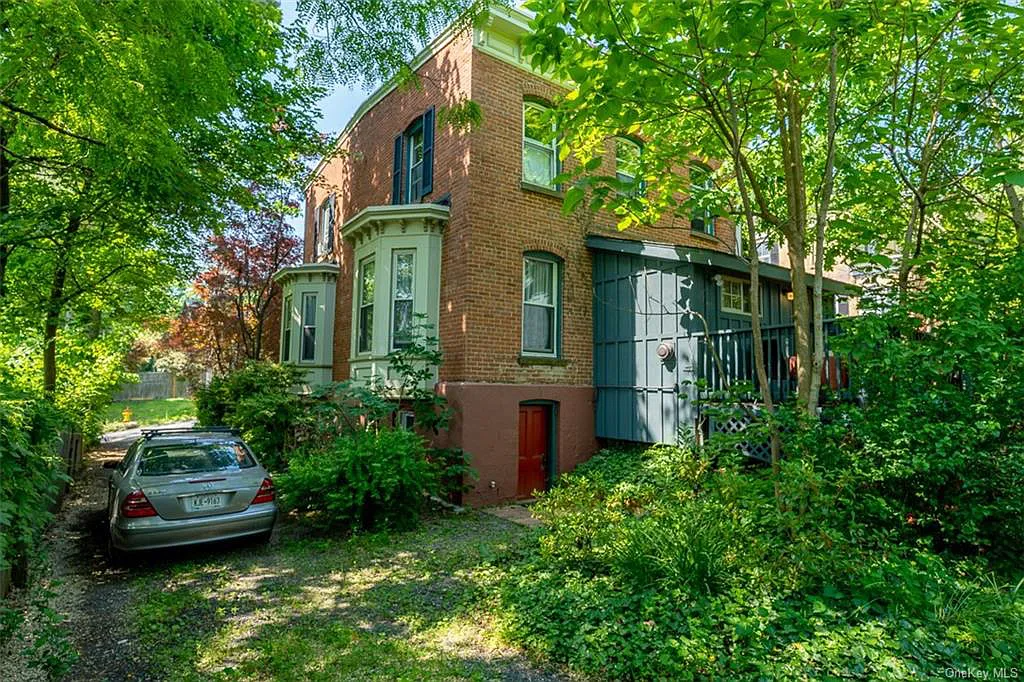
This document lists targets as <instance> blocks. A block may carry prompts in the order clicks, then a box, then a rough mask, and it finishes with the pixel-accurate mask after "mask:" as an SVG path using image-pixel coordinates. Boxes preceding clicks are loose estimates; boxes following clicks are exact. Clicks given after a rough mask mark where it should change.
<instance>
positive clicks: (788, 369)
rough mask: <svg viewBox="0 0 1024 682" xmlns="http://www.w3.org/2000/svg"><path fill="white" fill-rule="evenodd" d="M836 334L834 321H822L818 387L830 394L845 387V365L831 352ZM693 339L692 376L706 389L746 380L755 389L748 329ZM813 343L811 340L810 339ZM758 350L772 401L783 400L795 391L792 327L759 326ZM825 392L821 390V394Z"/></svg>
mask: <svg viewBox="0 0 1024 682" xmlns="http://www.w3.org/2000/svg"><path fill="white" fill-rule="evenodd" d="M838 333H839V324H838V322H837V321H836V320H826V321H825V362H824V364H823V366H822V369H821V386H822V388H823V389H828V390H831V391H833V392H843V391H844V389H845V388H846V387H847V386H848V384H849V382H848V378H847V373H846V365H845V362H844V361H843V359H842V358H840V357H839V356H838V355H836V354H835V353H834V352H832V349H831V347H830V339H831V338H832V337H834V336H836V335H837V334H838ZM698 336H699V338H698V339H697V362H696V368H695V369H696V374H697V377H698V378H700V379H704V380H706V381H707V383H708V388H709V389H710V390H716V391H717V390H722V389H723V388H724V387H725V386H726V383H727V382H728V384H730V385H734V384H736V383H739V382H744V381H749V382H752V383H753V384H754V387H755V388H756V389H759V388H760V387H759V386H758V381H757V372H756V370H755V369H754V344H753V332H752V331H751V330H750V329H726V330H722V331H715V332H711V334H709V335H705V334H699V335H698ZM812 342H813V338H812ZM710 347H713V348H714V349H715V350H716V351H717V352H718V356H719V358H721V360H722V368H723V371H724V372H725V375H724V376H723V375H722V373H721V372H719V370H718V368H717V367H716V365H715V360H714V356H713V354H712V353H711V350H710ZM761 347H762V349H763V350H764V359H765V369H766V370H767V373H768V383H769V386H770V387H771V393H772V399H773V400H776V401H781V400H785V399H786V398H787V397H788V396H789V395H790V394H792V393H794V392H795V391H796V385H797V379H796V376H797V375H796V357H795V356H796V343H795V339H794V330H793V325H792V324H781V325H769V326H764V327H761ZM825 392H827V391H823V393H825Z"/></svg>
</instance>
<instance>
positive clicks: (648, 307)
mask: <svg viewBox="0 0 1024 682" xmlns="http://www.w3.org/2000/svg"><path fill="white" fill-rule="evenodd" d="M527 21H528V18H527V17H526V16H525V15H523V14H522V13H520V12H518V11H516V10H511V9H506V8H496V9H494V10H492V12H491V14H490V17H489V19H488V20H487V21H486V22H484V23H483V24H481V25H480V26H479V27H477V28H474V29H472V30H469V31H463V32H448V33H444V34H442V35H441V36H440V37H438V38H437V39H436V40H435V41H433V42H432V43H431V44H430V45H428V46H427V47H426V48H425V49H424V51H423V52H422V54H421V55H420V56H419V57H418V58H417V59H416V60H415V62H414V67H415V69H416V71H417V74H418V75H419V78H420V81H421V82H422V88H395V87H393V86H391V85H385V86H383V87H382V88H380V89H379V90H378V91H377V92H376V93H374V94H373V95H372V96H371V97H370V98H369V99H368V100H367V101H366V102H364V103H363V105H362V106H361V107H360V108H359V109H358V110H357V111H356V113H355V115H354V116H353V118H352V120H351V121H350V123H349V124H348V125H347V126H346V128H345V129H344V131H343V132H342V133H341V135H340V136H339V138H338V141H337V143H336V146H335V150H334V152H333V153H332V154H331V155H330V156H328V157H327V158H325V159H323V160H322V162H321V163H320V164H319V166H318V167H317V169H316V171H315V174H314V179H313V181H312V182H311V183H310V185H309V187H308V188H307V194H306V222H305V252H304V264H303V265H300V266H296V267H292V268H286V269H285V270H283V271H281V272H280V273H278V275H277V279H278V281H279V282H281V284H282V285H283V288H284V302H285V311H286V314H284V315H283V316H282V317H283V320H284V324H283V326H282V333H281V341H282V347H281V360H282V361H283V362H293V363H296V364H299V365H301V366H305V367H306V368H307V371H308V380H309V383H311V384H315V383H318V382H325V381H331V380H342V379H348V378H355V379H366V378H368V377H370V376H372V375H374V374H379V375H383V376H387V371H388V368H387V355H388V353H389V352H391V351H392V350H393V349H395V348H397V347H400V345H401V344H402V343H403V335H404V334H405V333H406V332H407V330H408V326H409V324H410V320H411V317H412V315H413V314H419V315H425V316H426V318H427V320H428V321H429V322H430V323H431V324H434V325H435V327H436V329H437V330H438V335H439V337H440V339H441V344H442V348H443V351H444V354H445V362H444V364H443V366H442V367H441V368H440V372H439V376H438V381H437V387H436V390H438V391H439V392H441V393H442V394H444V395H445V396H447V398H448V400H449V401H450V404H451V405H452V406H453V407H454V408H455V412H456V417H455V419H454V421H453V423H452V425H451V429H450V431H449V432H448V433H447V434H446V436H445V444H447V445H451V446H458V447H461V448H463V449H464V450H466V451H467V452H469V453H470V454H471V456H472V459H473V465H474V467H475V468H476V469H477V471H478V472H479V474H480V478H479V481H478V483H477V487H476V489H475V490H474V491H472V492H471V493H470V495H469V496H468V501H469V502H470V503H473V504H487V503H491V502H496V501H499V500H504V499H510V498H516V497H525V496H529V495H530V493H531V492H532V491H533V490H534V489H536V488H544V487H546V486H547V485H548V484H549V483H550V481H551V480H552V479H553V478H554V476H556V475H557V474H559V473H562V472H565V471H568V470H571V469H572V468H573V467H574V466H575V465H576V464H577V463H579V462H580V461H582V460H583V459H585V458H587V457H588V456H589V455H590V454H592V453H593V452H594V451H595V450H596V449H597V447H598V443H599V439H603V438H606V439H624V440H634V441H644V442H657V441H667V442H672V441H674V440H675V437H676V433H677V430H678V429H679V428H680V427H681V426H682V428H693V426H694V424H695V423H696V416H697V415H695V413H694V408H693V406H692V401H685V400H680V395H679V394H680V392H684V393H685V391H686V390H688V389H687V388H685V386H684V384H685V381H684V380H685V379H687V378H693V377H694V376H697V375H700V374H701V373H702V372H704V370H705V367H706V366H709V362H708V359H707V357H705V355H706V354H705V353H704V351H703V350H702V348H704V347H705V346H706V343H701V338H700V337H701V336H702V335H703V326H702V324H701V323H700V322H699V321H697V320H696V319H695V318H694V316H692V315H690V314H689V311H697V312H700V313H701V314H702V315H703V316H704V317H705V318H706V319H707V320H708V323H709V325H710V326H711V329H712V330H715V331H716V333H717V332H718V331H720V330H726V329H731V330H735V332H736V333H737V334H739V335H740V336H742V333H743V332H742V330H743V329H744V328H747V327H749V313H748V312H746V311H745V309H746V310H749V284H745V283H744V279H745V278H746V276H747V275H746V272H747V266H746V264H745V263H744V262H743V261H742V260H740V259H739V258H737V257H736V256H735V255H734V253H735V251H736V235H735V232H734V229H733V226H732V224H731V223H730V222H728V221H726V220H723V219H721V218H714V217H712V216H692V220H686V219H680V218H676V219H673V220H666V221H665V222H664V223H663V224H660V225H657V226H653V227H645V228H638V229H631V230H629V231H628V232H626V233H621V232H619V231H617V230H616V229H615V223H614V221H613V219H612V218H611V216H608V215H603V214H600V213H598V214H592V213H587V212H586V211H577V212H576V213H575V214H573V215H571V216H568V217H566V216H564V215H563V213H562V195H561V193H560V192H559V188H557V187H555V186H554V185H553V184H552V178H553V177H554V175H555V174H556V173H557V170H558V163H559V162H558V160H557V151H556V149H555V145H554V143H553V142H552V135H551V134H550V132H551V131H546V130H544V126H543V125H540V124H539V123H538V116H537V115H538V114H539V113H540V112H541V110H542V108H543V107H544V106H545V105H546V104H547V103H550V102H551V101H552V100H553V99H554V98H555V97H556V96H558V95H559V94H560V93H561V92H564V88H563V87H561V86H559V85H558V84H557V83H554V82H551V81H550V80H548V79H546V78H544V77H543V76H541V75H539V74H537V73H535V72H534V71H532V70H531V69H530V67H529V66H528V65H527V64H526V63H525V62H524V60H523V59H522V57H521V55H520V50H519V43H520V39H521V37H522V36H523V34H524V33H525V32H526V31H527ZM467 99H469V100H472V101H473V102H475V103H476V104H477V105H479V107H480V110H481V112H482V116H483V120H482V123H481V124H480V125H478V126H476V127H474V128H473V129H472V130H465V129H461V128H457V127H453V126H450V125H443V124H442V123H441V121H439V120H438V112H439V111H442V110H443V109H444V108H445V107H449V106H451V105H453V104H456V103H458V102H460V101H463V100H467ZM637 153H641V147H640V145H639V143H638V142H637V141H636V140H630V139H625V138H615V139H610V140H608V141H607V153H606V159H605V167H604V168H603V169H602V172H604V173H609V174H612V173H616V172H618V173H619V174H620V177H623V176H625V177H627V178H628V177H631V175H630V165H629V159H630V158H631V157H632V156H633V155H635V154H637ZM763 271H764V272H763V276H764V277H765V287H764V289H763V290H762V305H763V310H764V311H765V324H766V325H769V327H770V329H769V330H768V332H767V334H768V336H770V337H771V338H770V339H769V340H768V341H766V343H767V344H769V345H771V344H776V345H775V346H773V348H774V350H773V351H772V354H771V356H770V357H771V358H772V361H773V362H774V363H775V364H777V365H778V366H779V367H782V366H783V363H785V361H786V359H787V358H788V354H787V353H786V350H785V348H784V347H783V345H784V343H786V342H788V343H791V336H792V333H791V329H790V333H789V337H788V339H789V340H788V341H787V339H786V338H784V337H785V328H786V326H787V325H788V324H789V323H790V320H791V317H790V313H789V302H788V300H787V298H786V291H787V289H788V283H789V272H788V271H787V270H786V269H784V268H782V267H777V266H773V265H770V264H766V265H765V266H764V268H763ZM828 286H830V287H832V288H837V287H838V286H839V285H838V283H835V282H829V284H828ZM772 325H774V326H772ZM776 327H777V330H776ZM773 334H774V336H772V335H773ZM716 338H717V337H716ZM722 338H724V337H722ZM737 338H738V337H737ZM747 338H748V339H749V332H748V333H747ZM704 341H707V339H705V340H704ZM720 342H721V339H718V340H717V341H716V343H720ZM780 344H783V345H780ZM748 346H749V342H748ZM731 367H733V369H735V370H736V372H737V373H738V374H737V375H739V374H742V373H743V371H749V367H747V368H746V369H744V361H743V360H742V359H740V360H737V361H735V362H733V365H731ZM780 371H781V370H780ZM780 377H781V374H780ZM786 380H787V377H782V378H780V386H779V389H780V391H781V390H784V389H785V386H784V385H783V384H785V383H786Z"/></svg>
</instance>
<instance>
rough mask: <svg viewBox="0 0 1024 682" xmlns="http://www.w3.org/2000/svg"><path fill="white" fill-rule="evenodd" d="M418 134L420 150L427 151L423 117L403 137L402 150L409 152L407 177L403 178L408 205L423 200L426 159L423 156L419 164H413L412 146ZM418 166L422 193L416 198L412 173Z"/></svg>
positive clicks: (406, 168)
mask: <svg viewBox="0 0 1024 682" xmlns="http://www.w3.org/2000/svg"><path fill="white" fill-rule="evenodd" d="M417 134H418V135H419V136H420V149H421V150H423V151H426V149H425V145H426V133H425V132H424V130H423V117H422V116H421V117H420V118H419V119H418V122H417V123H414V124H413V126H412V127H411V129H409V130H407V131H406V133H405V134H404V135H403V137H404V138H405V139H404V140H403V141H402V148H403V149H405V150H406V152H407V153H406V157H407V158H406V160H405V177H404V178H403V180H404V182H405V187H404V192H403V194H404V195H405V203H407V204H412V203H415V202H417V201H419V200H420V199H422V198H423V168H424V166H423V162H424V160H425V159H424V157H423V156H422V155H421V156H420V160H419V162H418V163H413V151H414V146H413V144H412V141H413V138H414V137H415V136H416V135H417ZM416 166H419V168H420V186H419V190H418V191H419V193H420V194H419V196H414V195H413V191H412V171H413V168H414V167H416Z"/></svg>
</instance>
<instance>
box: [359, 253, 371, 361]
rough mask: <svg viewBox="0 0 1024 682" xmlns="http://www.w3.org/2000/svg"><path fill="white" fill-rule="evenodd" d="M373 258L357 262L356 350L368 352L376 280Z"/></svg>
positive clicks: (369, 349) (369, 348)
mask: <svg viewBox="0 0 1024 682" xmlns="http://www.w3.org/2000/svg"><path fill="white" fill-rule="evenodd" d="M375 271H376V267H375V263H374V260H373V258H366V259H364V260H362V261H360V263H359V291H358V294H359V313H358V314H359V319H358V320H357V321H356V339H357V341H356V352H357V353H369V352H370V351H371V350H372V349H373V291H374V282H375V281H376V272H375Z"/></svg>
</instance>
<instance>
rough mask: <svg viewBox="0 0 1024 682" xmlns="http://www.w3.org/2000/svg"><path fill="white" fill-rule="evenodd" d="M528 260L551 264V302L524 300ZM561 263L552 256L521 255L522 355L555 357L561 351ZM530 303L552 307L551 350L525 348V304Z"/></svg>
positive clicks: (520, 314) (520, 349)
mask: <svg viewBox="0 0 1024 682" xmlns="http://www.w3.org/2000/svg"><path fill="white" fill-rule="evenodd" d="M528 262H533V263H543V264H544V265H550V266H551V280H552V281H551V300H552V303H551V304H550V305H549V304H546V303H527V302H526V264H527V263H528ZM560 266H561V263H559V262H558V261H556V260H554V259H552V258H539V257H536V256H523V288H522V292H521V294H520V299H521V301H520V306H519V327H520V334H519V352H520V353H521V354H522V355H523V356H524V357H531V358H557V357H559V353H560V351H561V348H560V346H561V343H560V340H561V334H562V310H561V303H562V296H561V288H560V286H559V283H560V281H561V277H562V272H561V267H560ZM527 305H532V306H537V307H544V308H552V309H553V310H554V314H553V315H552V318H553V321H552V336H551V343H552V346H553V349H552V350H551V351H540V350H527V349H526V306H527Z"/></svg>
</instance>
